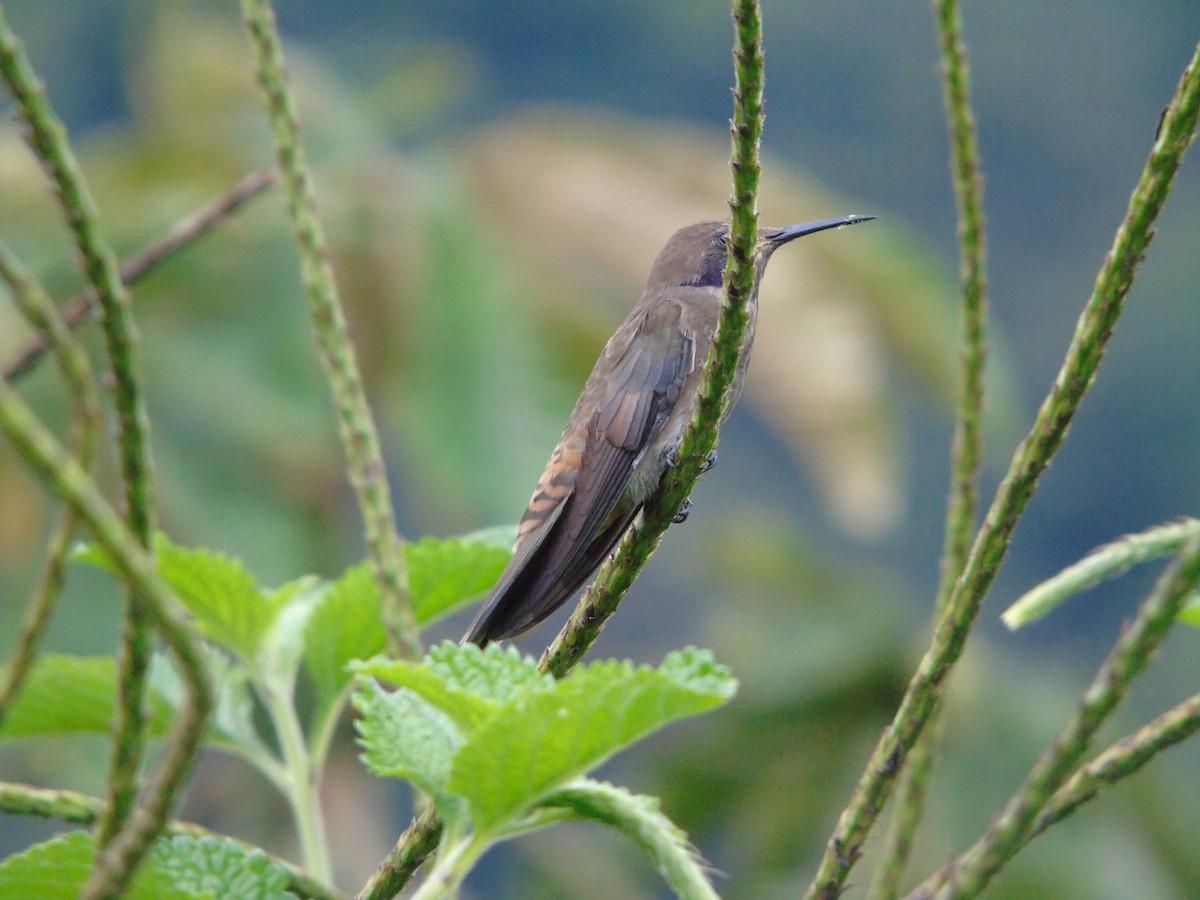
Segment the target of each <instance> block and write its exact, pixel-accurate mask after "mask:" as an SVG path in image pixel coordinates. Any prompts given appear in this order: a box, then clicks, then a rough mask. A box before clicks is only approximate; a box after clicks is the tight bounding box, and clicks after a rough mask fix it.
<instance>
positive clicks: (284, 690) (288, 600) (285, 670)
mask: <svg viewBox="0 0 1200 900" xmlns="http://www.w3.org/2000/svg"><path fill="white" fill-rule="evenodd" d="M328 590H329V586H328V584H326V583H325V582H322V581H321V580H320V579H319V578H316V577H315V576H312V575H306V576H304V577H302V578H297V579H296V580H295V581H291V582H288V583H287V584H285V585H284V586H283V587H281V588H279V589H278V590H276V591H273V592H272V593H271V595H270V596H269V597H268V598H267V606H268V607H270V608H271V609H274V610H275V618H274V619H273V620H272V621H271V623H270V625H269V627H268V628H267V630H266V631H265V632H264V633H263V635H262V638H261V639H260V641H259V645H258V656H257V662H258V668H259V670H260V671H261V672H262V675H263V679H264V680H265V681H266V682H267V683H269V684H270V685H271V687H272V689H274V690H275V691H277V692H279V694H280V696H281V697H287V698H290V697H291V696H292V694H293V692H294V689H295V685H296V673H297V672H298V671H299V669H300V663H301V661H302V660H303V659H304V653H305V646H304V643H305V639H306V637H307V634H308V620H309V617H310V616H311V615H312V613H313V610H314V609H316V606H317V604H318V603H320V601H321V597H322V596H324V595H325V593H326V592H327V591H328Z"/></svg>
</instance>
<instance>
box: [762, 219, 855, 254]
mask: <svg viewBox="0 0 1200 900" xmlns="http://www.w3.org/2000/svg"><path fill="white" fill-rule="evenodd" d="M874 218H875V217H874V216H842V217H841V218H840V219H821V220H819V221H817V222H805V223H804V224H803V225H788V226H787V227H785V228H768V229H766V230H765V231H764V232H763V238H764V239H765V240H766V241H767V242H768V243H770V244H771V247H772V249H774V248H775V247H779V246H781V245H783V244H786V243H787V242H788V241H794V240H795V239H796V238H798V237H804V236H805V235H806V234H814V233H815V232H818V231H825V230H827V229H829V228H841V227H842V226H843V225H857V224H858V223H859V222H870V221H871V220H872V219H874Z"/></svg>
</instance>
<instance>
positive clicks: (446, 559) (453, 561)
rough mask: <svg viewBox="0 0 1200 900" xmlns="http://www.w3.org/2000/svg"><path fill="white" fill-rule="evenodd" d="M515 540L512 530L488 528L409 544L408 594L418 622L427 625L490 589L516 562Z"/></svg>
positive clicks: (407, 558) (423, 539)
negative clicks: (513, 562) (514, 561)
mask: <svg viewBox="0 0 1200 900" xmlns="http://www.w3.org/2000/svg"><path fill="white" fill-rule="evenodd" d="M514 536H515V530H514V529H512V528H488V529H485V530H483V531H476V532H473V533H471V534H466V535H463V536H461V537H449V538H432V537H425V538H421V540H419V541H415V542H413V543H409V544H405V546H404V559H405V565H406V566H407V567H408V590H409V595H410V596H411V597H412V604H413V613H414V615H415V616H416V619H417V623H418V624H420V625H428V624H429V623H430V622H433V621H436V620H437V619H439V618H441V617H442V616H443V615H445V614H447V613H449V612H451V611H452V610H453V609H455V608H456V607H457V606H459V605H460V604H462V603H465V602H466V601H468V600H471V599H473V598H475V597H478V596H479V595H480V594H483V593H485V592H486V591H488V590H490V589H491V587H492V585H494V584H495V583H496V580H497V579H498V578H499V577H500V573H501V572H503V571H504V567H505V566H506V565H508V561H509V559H511V558H512V544H513V539H514Z"/></svg>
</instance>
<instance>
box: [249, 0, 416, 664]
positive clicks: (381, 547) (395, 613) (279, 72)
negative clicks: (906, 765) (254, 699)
mask: <svg viewBox="0 0 1200 900" xmlns="http://www.w3.org/2000/svg"><path fill="white" fill-rule="evenodd" d="M242 16H243V18H244V20H245V23H246V29H247V31H248V32H249V34H250V39H251V44H252V46H253V49H254V57H255V63H256V65H257V69H258V82H259V85H260V86H261V88H262V93H263V99H264V102H265V106H266V111H267V117H268V119H269V120H270V122H271V129H272V133H273V134H274V138H275V154H276V159H277V162H278V164H279V171H280V173H281V174H282V176H283V188H284V193H285V194H286V195H287V198H288V211H289V213H290V215H291V219H292V227H293V236H294V238H295V241H296V248H297V250H298V252H299V254H300V269H301V274H302V276H303V279H304V286H305V289H306V290H307V292H308V299H309V305H310V308H311V313H312V320H313V327H314V330H315V331H316V336H317V344H318V346H319V348H320V352H321V360H322V362H323V363H324V365H325V371H326V374H327V375H328V377H329V381H330V386H331V388H332V390H333V396H334V405H335V407H336V409H337V417H338V428H339V432H340V434H341V438H342V445H343V447H344V448H345V451H346V459H347V463H348V467H349V471H350V481H351V483H352V485H353V487H354V491H355V494H356V496H357V498H358V505H359V509H360V510H361V512H362V516H363V522H364V525H365V529H366V539H367V553H368V555H369V556H370V559H371V565H372V568H373V570H374V572H375V578H376V581H378V583H379V592H380V595H381V596H382V597H383V613H384V620H385V622H386V624H387V626H388V632H389V634H390V637H391V640H392V643H393V650H394V651H395V652H396V653H398V654H400V655H402V656H404V657H406V658H408V659H420V658H421V653H422V650H421V641H420V636H419V634H418V630H417V624H416V619H415V617H414V616H413V611H412V603H411V600H410V598H409V595H408V589H407V587H406V583H405V576H404V569H403V566H404V557H403V554H402V552H401V544H402V542H401V538H400V536H399V534H398V533H397V532H396V519H395V514H394V512H393V510H392V496H391V488H390V487H389V486H388V481H387V469H386V467H385V466H384V462H383V454H382V452H381V450H380V446H379V435H378V433H377V432H376V429H375V423H374V420H373V419H372V417H371V410H370V407H369V406H368V405H367V398H366V393H365V391H364V389H363V384H362V378H361V376H360V375H359V371H358V364H357V362H356V361H355V357H354V348H353V345H352V344H351V343H350V337H349V332H348V329H347V327H346V318H345V316H344V314H343V313H342V307H341V303H340V301H339V300H338V294H337V286H336V284H335V282H334V276H333V266H332V265H331V263H330V261H329V247H328V245H327V244H326V241H325V234H324V229H323V227H322V225H321V219H320V216H319V215H318V214H317V202H316V192H315V190H314V188H313V182H312V176H311V175H310V173H309V169H308V164H307V162H306V161H305V154H304V147H303V145H302V144H301V143H300V140H299V136H298V125H297V118H296V109H295V104H294V103H293V102H292V97H291V94H290V92H289V91H288V88H287V84H286V76H285V73H284V62H283V48H282V46H281V45H280V42H279V34H278V33H277V31H276V29H275V15H274V12H273V11H272V9H271V4H270V3H269V2H268V0H242Z"/></svg>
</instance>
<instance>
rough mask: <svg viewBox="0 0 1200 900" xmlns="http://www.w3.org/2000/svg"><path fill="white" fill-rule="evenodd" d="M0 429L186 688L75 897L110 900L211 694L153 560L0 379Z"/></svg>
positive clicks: (196, 735)
mask: <svg viewBox="0 0 1200 900" xmlns="http://www.w3.org/2000/svg"><path fill="white" fill-rule="evenodd" d="M0 431H3V432H4V433H5V434H6V435H7V436H8V438H9V440H11V441H12V443H13V445H14V446H15V447H16V448H17V450H18V452H19V453H20V454H21V456H22V458H23V459H24V460H25V461H26V463H27V464H28V465H29V467H30V468H31V469H32V470H33V471H35V472H37V473H38V474H39V475H40V476H41V477H42V478H43V479H45V480H46V482H47V483H48V484H49V485H50V487H51V488H52V489H53V490H54V492H55V493H56V494H58V496H59V497H61V498H62V500H63V501H64V502H66V503H67V504H69V505H70V506H71V507H72V508H73V509H74V510H75V511H76V512H77V513H78V515H79V518H80V519H81V520H82V521H83V522H84V523H85V524H86V525H87V526H88V528H89V529H90V530H91V532H92V535H93V537H95V539H96V542H97V543H98V544H99V545H100V546H101V547H103V548H104V550H105V551H106V552H107V553H108V555H109V556H110V557H111V558H112V560H113V564H114V565H115V566H116V568H117V570H118V571H119V572H120V574H121V576H122V577H123V578H124V579H125V581H126V583H128V584H129V585H130V589H131V592H132V593H134V594H136V595H137V596H138V597H140V598H142V604H141V608H142V609H143V610H144V611H145V614H146V618H147V624H148V625H149V626H152V627H154V628H157V629H158V630H159V632H161V634H162V636H163V639H164V640H165V641H166V644H167V646H168V647H169V648H170V650H171V653H172V655H174V657H175V659H176V661H177V662H178V663H179V671H180V674H181V676H182V678H183V682H184V687H185V690H186V694H185V695H184V698H183V701H182V702H181V703H180V706H179V710H178V711H177V714H176V716H175V720H174V722H173V724H172V726H171V731H170V733H169V734H168V735H167V738H166V741H165V743H164V749H163V755H162V759H160V760H159V763H158V767H157V769H156V773H155V776H154V778H153V780H152V781H151V783H150V785H149V786H148V788H147V791H146V793H145V796H144V797H143V798H142V802H141V803H140V804H139V805H138V806H137V808H136V809H135V810H134V811H133V812H132V813H130V814H129V816H128V817H127V818H126V819H125V822H124V825H123V827H122V828H121V829H120V831H118V832H117V833H116V835H115V837H114V838H113V839H112V841H111V842H110V843H109V844H108V845H107V846H106V847H104V848H103V849H101V851H100V852H99V853H98V854H97V856H96V866H95V868H94V869H93V871H92V875H91V877H90V878H89V879H88V883H87V885H86V886H85V888H84V891H83V894H82V896H83V897H84V898H100V897H105V898H107V897H116V896H117V895H119V894H120V893H121V891H122V889H123V887H124V886H125V885H126V884H127V882H128V880H129V878H130V876H131V875H132V874H133V872H134V870H135V869H136V867H137V864H138V863H139V862H140V861H141V859H142V858H143V857H144V856H145V854H146V852H147V851H148V850H149V849H150V846H151V844H153V843H154V839H155V838H156V837H158V835H160V834H161V833H162V830H163V828H164V827H165V825H166V822H167V818H168V816H169V814H170V810H171V807H172V805H173V804H174V802H175V798H176V797H177V796H178V793H179V789H180V788H181V787H182V785H183V782H184V780H185V779H186V778H187V776H188V774H189V772H190V771H191V765H192V763H193V762H194V761H195V758H196V754H197V753H199V751H200V747H201V745H202V740H203V732H204V725H205V721H206V720H207V717H208V713H209V711H210V710H211V708H212V693H211V690H210V689H209V686H208V680H207V674H206V671H205V668H204V661H203V658H202V657H201V655H200V650H199V647H198V646H197V644H196V643H195V639H194V637H193V636H192V634H191V632H190V631H189V629H188V626H187V624H186V622H187V616H186V614H185V613H184V611H183V608H182V606H181V605H180V603H179V601H178V600H176V599H175V597H174V596H173V595H172V594H171V591H170V588H168V587H167V585H166V584H165V583H164V582H163V581H162V579H161V578H159V576H158V571H157V566H156V564H155V561H154V558H153V557H152V556H151V555H150V554H149V553H148V552H147V551H146V549H145V548H144V547H142V546H141V542H140V540H139V538H138V536H137V535H136V534H134V533H133V532H132V531H131V530H130V529H129V527H128V526H127V525H126V524H125V523H124V522H122V521H121V519H120V517H119V516H118V515H117V513H116V512H115V511H114V510H113V508H112V507H111V506H109V505H108V503H107V502H106V501H105V499H104V497H103V495H102V494H101V493H100V489H99V488H98V487H96V484H95V482H94V481H92V479H91V478H90V477H89V476H88V474H87V472H85V471H84V470H83V469H82V468H80V466H79V463H78V462H77V461H76V460H74V459H73V458H72V457H71V456H70V455H69V454H68V453H67V452H66V451H65V450H64V449H63V448H62V447H61V446H60V445H59V444H58V442H57V441H56V440H55V439H54V436H53V435H52V434H50V432H49V431H47V430H46V427H45V426H44V425H42V424H41V423H40V422H39V421H38V420H37V417H36V416H35V415H34V414H33V412H32V411H31V410H30V409H29V407H28V406H27V405H26V404H25V401H24V400H22V399H21V396H20V395H19V394H18V393H17V392H16V391H15V390H13V389H12V388H11V387H10V386H9V385H8V383H7V382H4V381H0Z"/></svg>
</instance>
